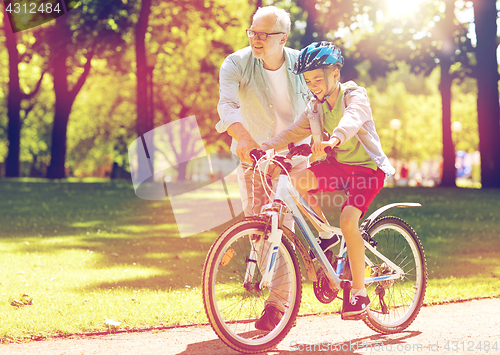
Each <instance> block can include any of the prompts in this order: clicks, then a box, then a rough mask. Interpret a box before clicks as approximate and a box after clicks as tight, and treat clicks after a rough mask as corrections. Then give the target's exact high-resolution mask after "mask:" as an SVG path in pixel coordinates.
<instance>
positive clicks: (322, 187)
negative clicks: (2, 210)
mask: <svg viewBox="0 0 500 355" xmlns="http://www.w3.org/2000/svg"><path fill="white" fill-rule="evenodd" d="M309 170H311V171H312V172H313V173H314V175H315V176H316V179H318V188H317V189H316V190H314V191H310V192H331V191H339V190H345V192H346V194H347V201H346V202H345V203H344V204H343V206H342V210H343V209H344V207H345V206H354V207H356V208H357V209H359V210H360V211H361V212H362V213H363V214H362V215H364V214H365V213H366V211H367V210H368V206H370V203H371V202H372V201H373V199H374V198H375V196H376V195H377V194H378V192H379V191H380V190H381V189H382V187H383V186H384V179H385V174H384V172H383V171H382V170H381V169H380V168H378V169H377V170H373V169H370V168H367V167H364V166H357V165H348V164H342V163H339V162H338V161H336V160H335V159H333V158H329V160H327V161H326V160H325V161H323V162H320V163H318V164H313V165H312V166H311V167H310V168H309Z"/></svg>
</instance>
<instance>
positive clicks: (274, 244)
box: [244, 211, 283, 290]
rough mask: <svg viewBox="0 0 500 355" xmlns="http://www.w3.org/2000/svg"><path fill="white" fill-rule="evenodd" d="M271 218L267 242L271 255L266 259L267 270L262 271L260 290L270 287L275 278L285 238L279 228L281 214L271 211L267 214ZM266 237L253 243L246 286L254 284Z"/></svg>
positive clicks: (248, 260)
mask: <svg viewBox="0 0 500 355" xmlns="http://www.w3.org/2000/svg"><path fill="white" fill-rule="evenodd" d="M267 214H269V215H270V217H271V233H270V234H269V238H268V239H267V242H268V243H269V244H270V245H269V251H270V255H268V256H267V257H266V265H265V269H263V270H261V273H262V280H261V281H260V283H259V286H258V288H259V290H262V289H264V288H265V287H269V286H270V285H271V282H272V280H273V276H274V267H275V266H276V259H277V258H278V249H279V245H280V244H281V237H282V236H283V230H282V229H280V228H279V227H278V225H279V219H280V214H281V213H279V212H275V211H271V212H267ZM263 239H264V237H262V238H261V239H260V240H258V241H255V242H254V241H251V242H252V249H251V251H250V255H249V257H248V259H247V269H246V273H245V281H244V284H245V285H250V284H252V280H253V278H254V274H255V266H256V264H257V263H258V262H259V254H261V253H262V249H263V248H264V247H265V246H264V242H265V241H264V240H263Z"/></svg>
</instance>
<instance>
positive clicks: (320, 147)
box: [312, 137, 340, 155]
mask: <svg viewBox="0 0 500 355" xmlns="http://www.w3.org/2000/svg"><path fill="white" fill-rule="evenodd" d="M339 143H340V140H339V139H338V138H336V137H334V138H333V139H330V140H329V141H326V142H314V144H313V146H312V152H313V153H314V154H315V155H324V154H328V152H329V151H330V150H332V149H333V148H335V147H336V146H337V145H338V144H339ZM327 148H329V149H327Z"/></svg>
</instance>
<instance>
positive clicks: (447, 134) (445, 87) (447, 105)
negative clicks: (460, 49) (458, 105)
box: [439, 61, 457, 187]
mask: <svg viewBox="0 0 500 355" xmlns="http://www.w3.org/2000/svg"><path fill="white" fill-rule="evenodd" d="M444 62H448V61H441V63H440V64H441V82H440V83H439V90H440V92H441V104H442V114H443V117H442V122H443V177H442V179H441V184H440V186H442V187H456V186H457V185H456V183H455V178H456V168H455V146H454V144H453V138H452V135H451V84H452V77H451V75H450V73H449V70H450V63H444Z"/></svg>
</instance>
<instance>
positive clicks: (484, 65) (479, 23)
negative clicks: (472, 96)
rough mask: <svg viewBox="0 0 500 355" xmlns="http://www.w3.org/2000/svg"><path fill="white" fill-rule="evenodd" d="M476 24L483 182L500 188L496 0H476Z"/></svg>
mask: <svg viewBox="0 0 500 355" xmlns="http://www.w3.org/2000/svg"><path fill="white" fill-rule="evenodd" d="M472 2H473V4H474V17H475V21H474V23H475V25H476V36H477V46H476V59H477V66H476V68H475V77H476V79H477V87H478V93H477V119H478V129H479V150H480V152H481V184H482V187H486V188H500V178H499V176H500V122H499V120H500V106H499V102H498V94H499V93H498V79H499V77H498V64H497V56H496V50H497V47H498V43H497V24H496V21H497V8H496V1H495V0H473V1H472Z"/></svg>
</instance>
